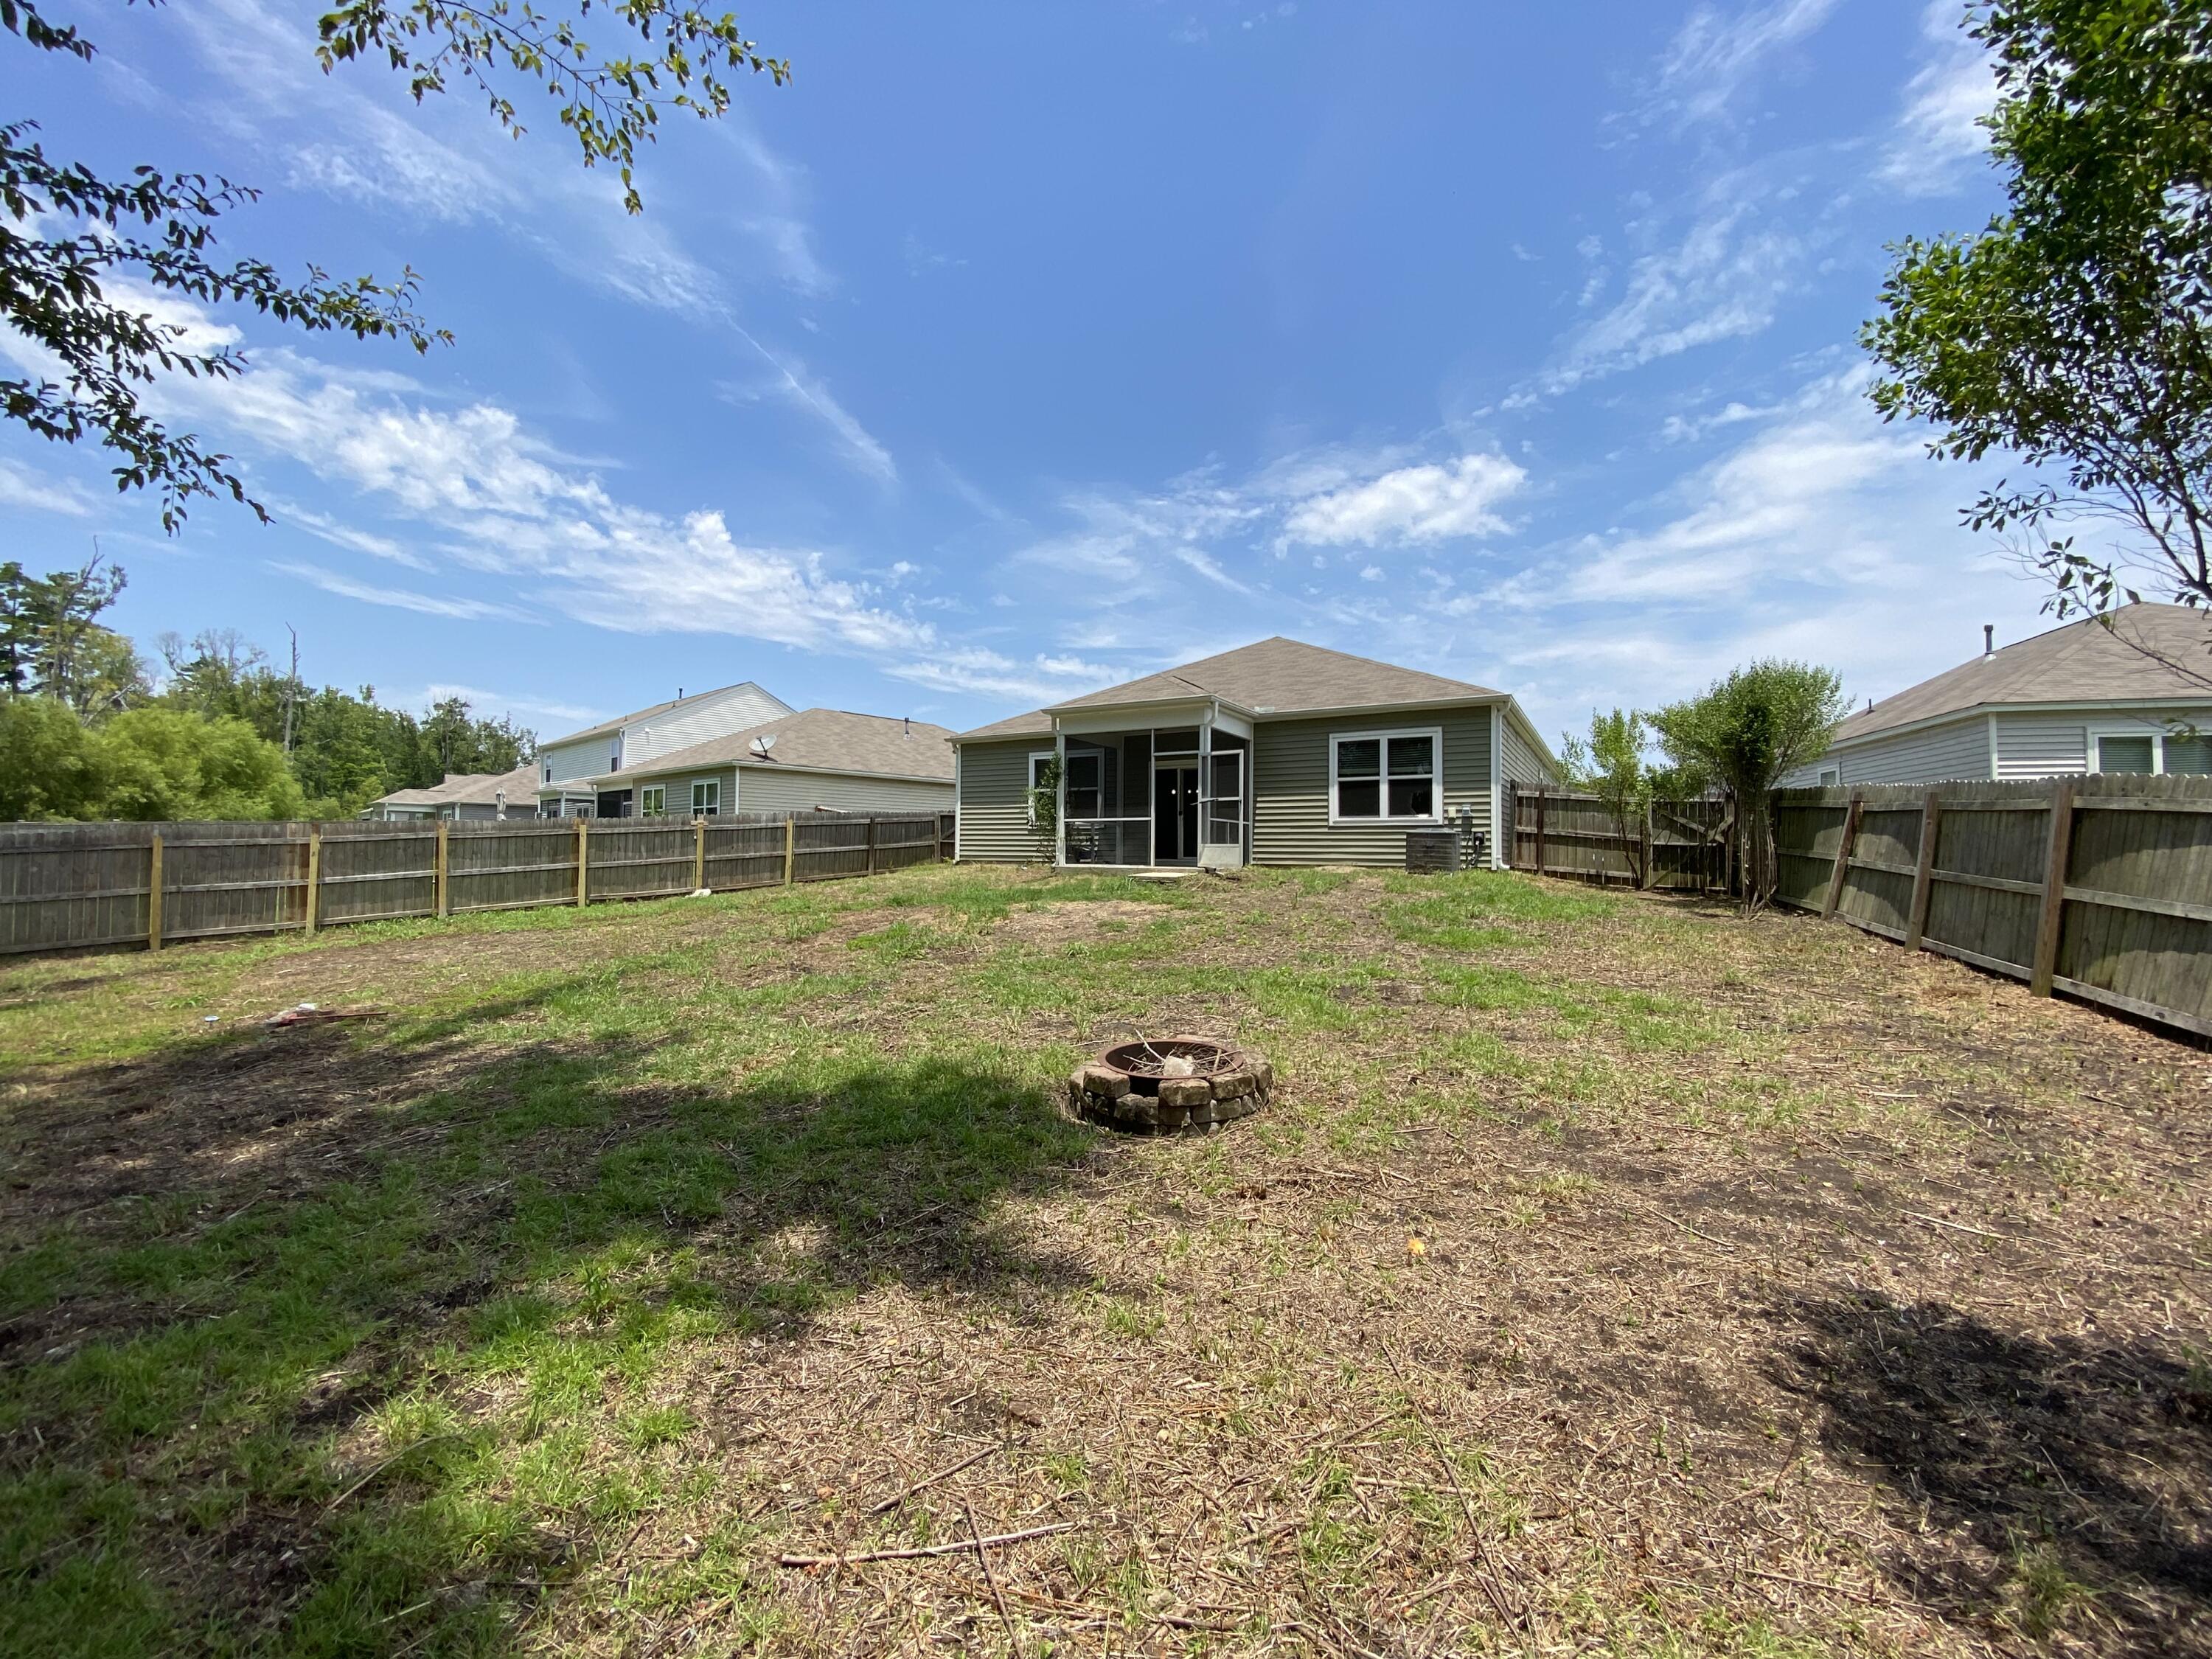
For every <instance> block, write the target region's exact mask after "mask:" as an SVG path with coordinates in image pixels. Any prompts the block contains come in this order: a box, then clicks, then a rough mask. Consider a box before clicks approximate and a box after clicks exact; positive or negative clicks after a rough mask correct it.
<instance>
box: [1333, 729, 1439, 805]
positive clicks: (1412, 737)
mask: <svg viewBox="0 0 2212 1659" xmlns="http://www.w3.org/2000/svg"><path fill="white" fill-rule="evenodd" d="M1443 746H1444V745H1443V732H1442V731H1441V730H1440V729H1439V728H1437V727H1435V726H1431V727H1430V728H1428V729H1427V730H1425V731H1412V732H1340V733H1339V734H1338V735H1336V736H1334V737H1333V738H1330V739H1329V740H1328V797H1329V799H1328V817H1329V822H1330V823H1352V824H1358V823H1442V822H1443V777H1442V775H1441V770H1440V769H1441V767H1442V763H1443Z"/></svg>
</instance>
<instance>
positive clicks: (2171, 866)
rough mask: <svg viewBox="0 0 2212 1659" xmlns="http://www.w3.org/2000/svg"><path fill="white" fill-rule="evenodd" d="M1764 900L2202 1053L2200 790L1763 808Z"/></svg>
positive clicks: (1967, 794)
mask: <svg viewBox="0 0 2212 1659" xmlns="http://www.w3.org/2000/svg"><path fill="white" fill-rule="evenodd" d="M1774 806H1775V840H1776V843H1777V846H1778V850H1779V852H1780V854H1781V886H1780V890H1778V893H1777V894H1776V897H1777V899H1778V901H1779V902H1783V903H1785V904H1794V905H1796V906H1798V907H1800V908H1804V909H1808V910H1815V911H1818V912H1819V913H1820V915H1822V916H1824V917H1826V916H1833V917H1835V918H1838V920H1841V921H1848V922H1850V924H1851V925H1852V926H1853V927H1863V928H1864V929H1866V930H1867V931H1868V932H1869V933H1879V934H1881V936H1882V937H1883V938H1885V939H1895V940H1896V941H1898V943H1899V944H1900V945H1905V946H1906V947H1907V948H1908V949H1911V950H1927V951H1941V952H1942V954H1944V955H1945V956H1949V957H1958V958H1959V959H1960V961H1962V962H1969V963H1973V964H1974V966H1976V967H1978V968H1986V969H1990V970H1991V971H1993V972H1996V973H2000V974H2008V975H2011V976H2012V977H2013V978H2015V979H2023V980H2026V981H2027V983H2028V988H2029V989H2030V990H2032V991H2033V992H2034V993H2035V994H2037V995H2039V996H2048V995H2050V994H2051V992H2052V991H2053V990H2054V989H2055V990H2059V991H2063V992H2066V993H2068V994H2069V995H2073V996H2077V997H2082V998H2085V999H2087V1000H2089V1001H2092V1002H2099V1003H2102V1004H2104V1005H2106V1006H2108V1007H2112V1008H2118V1009H2121V1010H2124V1012H2128V1013H2131V1014H2138V1015H2142V1016H2143V1017H2145V1018H2150V1019H2154V1020H2160V1021H2163V1022H2164V1023H2166V1024H2171V1025H2178V1026H2180V1027H2182V1028H2184V1029H2185V1030H2191V1031H2196V1032H2198V1033H2200V1034H2203V1035H2207V1036H2212V778H2201V777H2124V776H2118V775H2113V776H2104V775H2098V776H2091V777H2083V778H2061V779H2058V780H2057V781H2051V780H2040V781H2032V782H2021V783H1947V784H1941V785H1938V786H1936V787H1934V788H1923V787H1917V786H1909V787H1907V786H1890V787H1879V788H1873V787H1869V788H1863V789H1854V790H1844V789H1789V790H1784V791H1782V792H1781V793H1778V794H1777V795H1776V796H1775V798H1774Z"/></svg>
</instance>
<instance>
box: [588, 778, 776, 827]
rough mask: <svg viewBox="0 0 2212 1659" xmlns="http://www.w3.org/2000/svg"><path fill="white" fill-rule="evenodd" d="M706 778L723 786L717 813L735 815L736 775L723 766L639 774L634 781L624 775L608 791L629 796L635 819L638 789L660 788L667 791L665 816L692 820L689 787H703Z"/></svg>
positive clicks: (638, 806)
mask: <svg viewBox="0 0 2212 1659" xmlns="http://www.w3.org/2000/svg"><path fill="white" fill-rule="evenodd" d="M709 778H712V779H714V781H716V782H718V783H720V785H721V786H722V805H721V807H720V811H721V812H722V813H723V815H725V816H726V815H728V814H729V813H732V812H734V811H737V810H738V808H737V806H736V805H735V804H734V803H735V802H736V800H737V797H738V783H737V774H736V773H735V772H734V771H732V769H730V768H729V767H726V766H702V767H701V768H699V769H698V770H696V771H695V772H649V771H648V772H640V773H639V774H638V775H636V776H635V777H632V776H630V775H629V774H628V773H627V772H625V773H624V774H623V777H622V781H620V782H618V783H617V784H614V785H613V786H611V787H614V788H617V789H627V790H629V792H630V798H629V810H630V813H631V816H632V817H635V816H637V815H638V812H639V808H640V805H641V803H640V802H639V800H638V799H637V792H638V791H639V790H641V789H653V788H659V789H665V790H666V791H668V811H667V814H666V816H667V817H671V818H688V817H690V816H691V786H692V784H694V783H695V782H697V783H704V782H705V781H707V780H708V779H709ZM748 810H750V809H748Z"/></svg>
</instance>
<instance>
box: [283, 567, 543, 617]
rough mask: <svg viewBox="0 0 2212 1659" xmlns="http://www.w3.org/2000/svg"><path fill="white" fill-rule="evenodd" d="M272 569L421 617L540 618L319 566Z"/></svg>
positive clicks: (342, 595)
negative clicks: (362, 579) (377, 582)
mask: <svg viewBox="0 0 2212 1659" xmlns="http://www.w3.org/2000/svg"><path fill="white" fill-rule="evenodd" d="M269 568H270V569H271V570H276V571H281V572H283V574H285V575H287V576H297V577H298V578H299V579H300V580H301V581H303V582H309V583H312V584H313V586H317V587H319V588H321V589H322V590H323V592H325V593H335V594H337V596H338V597H339V598H341V599H359V600H360V601H361V602H362V604H364V605H389V606H390V607H391V608H392V609H393V610H395V611H414V612H415V613H416V614H417V615H418V616H424V617H453V618H454V619H455V620H456V621H459V622H483V621H487V620H489V619H491V618H494V617H496V618H498V619H499V620H501V621H502V622H535V621H537V620H538V618H537V617H531V616H528V615H526V614H525V613H524V612H522V611H517V610H516V609H515V608H514V607H513V606H512V605H494V604H492V603H490V602H489V601H488V600H484V599H452V598H447V597H445V596H442V595H440V594H435V593H417V592H415V591H414V590H413V589H411V588H405V587H377V586H373V585H372V584H370V583H368V582H359V581H356V580H353V579H352V578H351V577H350V576H342V575H340V574H338V573H337V571H335V570H325V569H324V568H322V567H321V566H320V565H313V564H300V563H296V562H279V561H271V562H270V566H269Z"/></svg>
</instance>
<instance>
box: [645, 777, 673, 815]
mask: <svg viewBox="0 0 2212 1659" xmlns="http://www.w3.org/2000/svg"><path fill="white" fill-rule="evenodd" d="M647 795H658V796H659V797H660V801H659V805H656V806H651V807H648V806H647V805H646V804H645V798H646V797H647ZM637 815H638V817H641V818H665V817H667V816H668V786H667V785H666V784H665V783H646V784H640V785H639V786H638V791H637Z"/></svg>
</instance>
